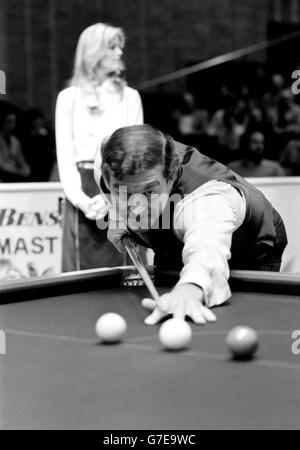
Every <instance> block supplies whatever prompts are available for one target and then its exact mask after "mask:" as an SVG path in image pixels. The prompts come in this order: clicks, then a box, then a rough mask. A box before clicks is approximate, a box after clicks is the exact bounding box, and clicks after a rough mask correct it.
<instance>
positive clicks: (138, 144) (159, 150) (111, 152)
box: [101, 125, 179, 181]
mask: <svg viewBox="0 0 300 450" xmlns="http://www.w3.org/2000/svg"><path fill="white" fill-rule="evenodd" d="M101 153H102V164H101V172H102V174H103V176H104V178H105V179H106V180H107V181H108V180H109V171H111V172H112V173H113V174H114V176H115V177H116V178H117V179H119V180H122V178H123V177H124V176H125V175H135V174H140V173H143V172H145V171H147V170H149V169H151V168H153V167H155V166H156V165H158V164H161V165H162V166H163V175H164V177H165V178H166V179H167V180H168V181H169V180H170V179H172V178H173V177H174V175H175V174H176V172H177V169H178V166H179V157H178V155H177V154H176V152H175V145H174V141H173V139H172V138H171V136H169V135H167V134H165V133H163V132H161V131H159V130H157V129H156V128H153V127H152V126H150V125H134V126H129V127H123V128H119V129H118V130H116V131H115V132H114V133H113V134H112V136H111V137H110V138H109V139H108V140H107V141H106V142H105V143H104V145H103V146H102V149H101Z"/></svg>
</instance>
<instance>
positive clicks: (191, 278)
mask: <svg viewBox="0 0 300 450" xmlns="http://www.w3.org/2000/svg"><path fill="white" fill-rule="evenodd" d="M211 282H212V281H211V278H210V275H209V274H208V273H205V272H202V273H201V274H199V271H190V270H189V271H188V272H187V273H183V274H182V275H180V279H179V281H178V282H177V285H181V284H186V283H189V284H195V285H196V286H199V287H200V288H201V289H202V291H203V295H204V303H205V305H206V306H207V307H209V308H211V307H213V306H217V305H221V304H223V303H225V302H226V301H227V300H228V299H229V298H230V297H231V290H230V287H229V285H228V283H227V281H226V283H224V286H219V287H216V286H215V287H214V289H212V288H211Z"/></svg>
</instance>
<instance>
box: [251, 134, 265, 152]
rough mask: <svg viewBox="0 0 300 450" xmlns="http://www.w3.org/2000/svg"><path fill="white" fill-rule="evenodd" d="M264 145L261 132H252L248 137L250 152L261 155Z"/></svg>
mask: <svg viewBox="0 0 300 450" xmlns="http://www.w3.org/2000/svg"><path fill="white" fill-rule="evenodd" d="M264 146H265V138H264V136H263V135H262V133H259V132H257V133H253V134H252V135H251V138H250V149H251V151H252V152H254V153H256V154H259V155H262V153H263V151H264Z"/></svg>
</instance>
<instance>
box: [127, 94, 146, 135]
mask: <svg viewBox="0 0 300 450" xmlns="http://www.w3.org/2000/svg"><path fill="white" fill-rule="evenodd" d="M131 92H132V101H131V103H130V108H129V113H128V114H129V117H128V124H127V125H129V126H130V125H142V124H143V123H144V111H143V105H142V100H141V96H140V94H139V93H138V91H136V90H135V89H132V91H131Z"/></svg>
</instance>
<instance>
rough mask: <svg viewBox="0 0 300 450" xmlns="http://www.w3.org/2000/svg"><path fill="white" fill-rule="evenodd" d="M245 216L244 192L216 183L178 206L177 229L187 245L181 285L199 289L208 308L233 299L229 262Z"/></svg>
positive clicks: (219, 182)
mask: <svg viewBox="0 0 300 450" xmlns="http://www.w3.org/2000/svg"><path fill="white" fill-rule="evenodd" d="M245 214H246V201H245V198H244V195H243V194H242V192H239V191H238V190H237V189H235V188H234V187H233V186H231V185H230V184H228V183H225V182H221V181H216V180H213V181H209V182H207V183H205V184H203V185H202V186H201V187H199V188H198V189H196V190H195V191H193V192H192V193H191V194H188V195H187V196H185V197H184V198H183V199H182V200H181V201H180V202H179V203H178V204H177V205H176V207H175V211H174V219H173V222H174V223H173V225H174V230H175V232H176V235H177V237H178V238H179V239H180V240H181V241H182V242H183V243H184V247H183V252H182V260H183V269H182V271H181V273H180V279H179V281H178V284H183V283H193V284H196V285H198V286H200V287H201V288H202V290H203V292H204V299H205V304H206V305H207V306H209V307H212V306H215V305H220V304H221V303H224V302H225V301H226V300H228V299H229V298H230V296H231V291H230V287H229V284H228V279H229V275H230V272H229V266H228V260H229V259H230V257H231V253H230V247H231V241H232V233H233V232H234V231H235V230H236V229H237V228H239V227H240V226H241V225H242V223H243V221H244V219H245Z"/></svg>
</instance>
